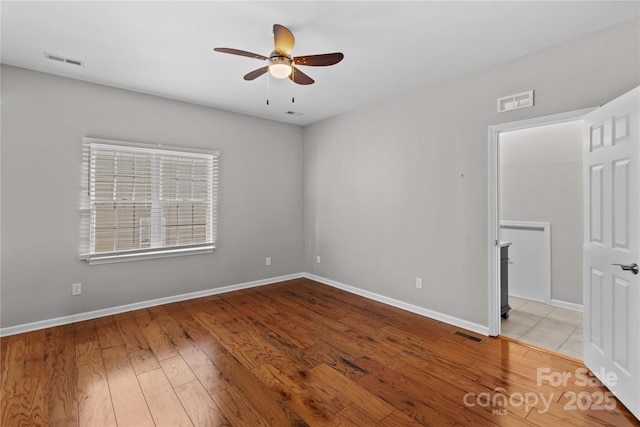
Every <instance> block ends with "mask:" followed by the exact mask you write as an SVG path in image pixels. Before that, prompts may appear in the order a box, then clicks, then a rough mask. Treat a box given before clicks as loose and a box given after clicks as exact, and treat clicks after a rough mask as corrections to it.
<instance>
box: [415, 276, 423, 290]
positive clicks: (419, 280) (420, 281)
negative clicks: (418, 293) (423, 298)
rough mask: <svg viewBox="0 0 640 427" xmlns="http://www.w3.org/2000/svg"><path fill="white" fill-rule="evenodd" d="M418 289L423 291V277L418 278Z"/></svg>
mask: <svg viewBox="0 0 640 427" xmlns="http://www.w3.org/2000/svg"><path fill="white" fill-rule="evenodd" d="M416 289H422V277H416Z"/></svg>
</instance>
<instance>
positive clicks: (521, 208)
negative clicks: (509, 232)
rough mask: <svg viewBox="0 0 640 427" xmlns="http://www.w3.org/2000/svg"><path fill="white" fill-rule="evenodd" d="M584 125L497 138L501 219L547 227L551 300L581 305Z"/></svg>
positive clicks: (557, 126)
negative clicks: (530, 222)
mask: <svg viewBox="0 0 640 427" xmlns="http://www.w3.org/2000/svg"><path fill="white" fill-rule="evenodd" d="M582 128H583V122H582V121H574V122H568V123H559V124H554V125H549V126H539V127H535V128H529V129H522V130H517V131H513V132H505V133H503V134H501V135H500V217H501V219H504V220H510V221H544V222H550V223H551V298H552V299H554V300H559V301H564V302H569V303H573V304H580V305H581V304H582V233H583V231H582V223H583V220H582V217H583V213H582V209H583V206H582V198H583V195H582V139H583V134H582V132H583V131H582Z"/></svg>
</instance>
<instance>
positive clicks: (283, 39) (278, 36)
mask: <svg viewBox="0 0 640 427" xmlns="http://www.w3.org/2000/svg"><path fill="white" fill-rule="evenodd" d="M273 44H274V46H275V49H274V50H275V52H276V53H277V54H278V55H282V56H289V55H291V51H292V50H293V46H294V45H295V44H296V39H295V37H293V33H292V32H291V31H289V29H288V28H287V27H285V26H282V25H280V24H275V25H274V26H273Z"/></svg>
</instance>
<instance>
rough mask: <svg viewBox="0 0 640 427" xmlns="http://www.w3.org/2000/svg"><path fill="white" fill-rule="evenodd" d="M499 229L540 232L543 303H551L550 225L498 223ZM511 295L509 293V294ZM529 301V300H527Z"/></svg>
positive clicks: (544, 223)
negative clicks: (542, 241) (542, 247)
mask: <svg viewBox="0 0 640 427" xmlns="http://www.w3.org/2000/svg"><path fill="white" fill-rule="evenodd" d="M500 228H520V229H526V230H541V231H542V233H543V239H544V251H545V252H544V254H543V255H544V262H543V265H542V269H543V270H544V271H543V273H544V278H545V282H546V283H544V285H545V289H544V301H540V302H543V303H545V304H550V303H551V223H550V222H539V221H507V220H502V221H500ZM509 295H511V292H509ZM513 296H514V297H518V298H524V297H522V296H519V295H513ZM529 299H531V298H529Z"/></svg>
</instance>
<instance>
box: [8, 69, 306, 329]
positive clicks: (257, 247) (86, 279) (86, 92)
mask: <svg viewBox="0 0 640 427" xmlns="http://www.w3.org/2000/svg"><path fill="white" fill-rule="evenodd" d="M1 77H2V87H1V89H2V133H1V137H2V157H1V161H2V164H1V172H2V178H1V183H2V188H1V191H2V289H1V300H2V318H1V320H0V322H1V325H2V327H9V326H13V325H19V324H24V323H28V322H33V321H37V320H44V319H50V318H55V317H59V316H67V315H70V314H75V313H82V312H87V311H92V310H97V309H102V308H108V307H113V306H118V305H122V304H129V303H135V302H140V301H146V300H150V299H155V298H161V297H166V296H172V295H178V294H183V293H188V292H195V291H199V290H206V289H210V288H216V287H221V286H226V285H233V284H239V283H244V282H248V281H254V280H259V279H264V278H269V277H276V276H281V275H286V274H292V273H299V272H301V271H303V258H302V252H303V205H302V203H303V194H302V192H303V185H302V181H303V170H302V164H303V143H302V136H303V130H302V128H301V127H298V126H293V125H286V124H281V123H276V122H271V121H267V120H262V119H257V118H252V117H249V116H243V115H239V114H234V113H229V112H224V111H219V110H214V109H210V108H204V107H200V106H195V105H191V104H186V103H182V102H178V101H172V100H167V99H163V98H158V97H153V96H148V95H143V94H139V93H135V92H129V91H125V90H119V89H113V88H109V87H105V86H99V85H95V84H90V83H85V82H80V81H76V80H71V79H65V78H61V77H56V76H52V75H47V74H42V73H37V72H32V71H27V70H23V69H18V68H13V67H6V66H3V67H2V76H1ZM83 136H95V137H102V138H110V139H120V140H125V141H139V142H154V143H161V144H165V145H174V146H188V147H196V148H206V149H214V150H219V151H220V152H221V157H220V198H219V227H218V249H217V250H216V251H215V252H214V253H213V254H210V255H196V256H188V257H178V258H167V259H157V260H145V261H139V262H125V263H118V264H109V265H96V266H89V265H88V264H87V263H86V262H83V261H79V260H78V244H79V211H78V202H79V191H80V166H81V154H82V147H81V138H82V137H83ZM267 256H270V257H271V258H272V265H271V266H270V267H266V266H265V257H267ZM76 282H81V283H82V285H83V293H82V295H80V296H75V297H72V296H71V284H72V283H76Z"/></svg>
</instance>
